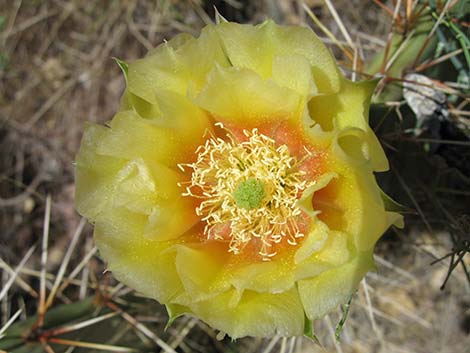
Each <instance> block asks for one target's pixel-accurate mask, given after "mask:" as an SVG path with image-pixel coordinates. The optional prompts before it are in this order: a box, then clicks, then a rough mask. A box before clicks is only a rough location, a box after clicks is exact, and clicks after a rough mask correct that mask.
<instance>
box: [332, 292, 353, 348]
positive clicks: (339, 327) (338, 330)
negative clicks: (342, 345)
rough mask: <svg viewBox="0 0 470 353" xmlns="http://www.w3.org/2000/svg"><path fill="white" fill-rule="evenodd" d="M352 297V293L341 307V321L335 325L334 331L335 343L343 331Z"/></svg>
mask: <svg viewBox="0 0 470 353" xmlns="http://www.w3.org/2000/svg"><path fill="white" fill-rule="evenodd" d="M353 296H354V293H352V294H351V296H350V297H349V299H348V301H347V302H346V304H344V306H343V307H342V309H343V315H342V316H341V320H339V322H338V324H337V325H336V330H335V338H336V341H337V342H339V341H340V334H341V331H342V330H343V326H344V323H345V322H346V319H347V317H348V313H349V308H350V307H351V302H352V298H353Z"/></svg>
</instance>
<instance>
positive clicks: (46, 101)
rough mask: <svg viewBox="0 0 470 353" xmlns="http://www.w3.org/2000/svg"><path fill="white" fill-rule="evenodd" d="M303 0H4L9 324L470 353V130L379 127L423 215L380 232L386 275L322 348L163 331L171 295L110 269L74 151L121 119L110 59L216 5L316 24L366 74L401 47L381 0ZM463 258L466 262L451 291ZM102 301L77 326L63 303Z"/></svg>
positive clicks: (231, 347) (1, 166) (138, 51)
mask: <svg viewBox="0 0 470 353" xmlns="http://www.w3.org/2000/svg"><path fill="white" fill-rule="evenodd" d="M302 3H303V2H302V1H296V0H290V1H289V0H285V1H282V0H279V1H267V0H266V1H259V2H258V1H256V2H255V1H251V2H250V1H240V0H230V1H229V0H226V1H222V0H219V1H205V2H203V1H198V0H193V1H190V0H187V1H184V0H181V1H176V0H173V1H170V0H168V1H150V0H140V1H139V0H127V1H125V0H121V1H118V0H115V1H99V0H93V1H74V0H51V1H40V0H0V14H1V17H0V23H2V22H3V23H2V24H1V28H0V29H1V33H0V107H1V110H0V151H1V155H0V230H1V238H0V244H1V246H0V259H1V261H0V269H1V274H2V275H1V279H0V280H1V282H2V284H1V290H0V311H1V317H0V320H1V325H0V327H3V328H2V329H0V333H1V332H2V331H4V330H5V329H6V328H7V327H8V326H10V325H11V324H12V323H13V322H19V321H22V320H25V319H26V318H27V317H33V319H34V320H36V319H38V320H39V321H41V320H43V319H45V320H46V323H47V322H48V320H50V318H48V317H47V316H46V318H44V317H43V316H44V313H46V312H50V311H51V310H58V315H59V316H60V315H62V316H63V317H64V320H65V321H64V322H62V326H60V329H57V327H52V326H51V328H48V329H47V330H44V331H43V332H42V334H41V337H42V338H43V340H42V342H40V344H39V345H38V351H42V350H44V351H46V352H62V351H65V350H66V351H67V352H71V351H72V350H73V349H70V348H68V347H77V348H76V349H75V350H74V351H75V352H89V351H94V350H104V351H113V350H114V351H122V352H125V351H132V350H137V351H162V352H175V351H176V352H248V353H250V352H264V353H269V352H282V353H293V352H295V353H302V352H345V353H346V352H355V353H359V352H423V353H428V352H451V353H459V352H462V353H463V352H466V351H468V347H469V346H470V311H469V308H470V299H469V298H470V295H469V293H470V288H469V283H467V281H468V278H467V277H466V274H465V272H464V271H463V266H461V264H462V263H466V266H467V268H468V266H470V264H469V261H468V256H467V257H464V256H461V259H460V260H459V255H458V254H462V253H457V252H456V253H454V255H449V256H447V257H446V255H448V254H449V253H450V252H453V251H454V250H455V249H456V247H457V245H458V244H460V243H459V241H465V240H466V241H467V242H468V234H469V232H470V225H469V222H468V218H466V217H468V205H469V202H468V201H469V196H470V194H469V193H468V186H470V185H469V183H470V182H469V169H468V164H465V162H462V160H464V161H465V158H469V157H468V156H469V155H470V153H469V151H468V146H469V144H468V140H465V139H464V140H463V142H462V143H460V144H459V143H454V142H452V141H451V142H449V143H445V142H444V143H443V141H442V139H444V138H445V137H442V139H441V140H440V143H441V147H440V150H439V151H440V152H439V153H436V154H432V155H430V154H428V153H425V152H424V151H423V148H422V145H423V144H424V143H425V142H427V141H426V140H425V139H424V138H421V140H420V138H416V136H414V135H409V134H407V133H406V132H405V131H404V130H405V129H406V124H405V123H406V122H397V121H394V122H393V121H392V123H391V124H389V125H391V126H392V127H391V128H389V127H388V125H387V124H384V123H383V122H378V123H377V131H378V133H379V135H380V136H381V137H382V142H383V143H384V145H385V147H386V148H387V153H388V154H389V155H390V157H391V161H392V171H391V172H390V173H389V174H388V176H386V177H384V178H382V179H383V180H382V184H383V185H384V187H385V188H386V189H387V191H390V192H391V193H392V194H393V195H394V196H395V197H396V198H397V199H399V200H400V201H401V202H402V203H404V204H406V205H409V207H410V208H411V209H413V210H414V212H412V214H410V215H409V216H408V218H407V221H408V222H407V224H408V226H407V228H406V229H405V230H404V231H397V230H395V231H392V232H389V233H388V234H387V236H386V237H384V239H383V240H382V241H381V242H380V243H379V245H378V255H377V263H378V271H377V272H376V273H371V274H369V275H368V276H367V278H366V280H364V281H363V282H362V284H361V286H360V289H359V291H358V294H357V296H355V298H354V299H353V302H352V308H351V312H350V314H349V317H348V319H347V321H346V325H345V326H344V328H343V332H342V341H341V344H338V343H336V342H335V340H334V326H335V325H336V322H338V320H339V319H340V315H341V313H340V312H339V311H338V312H337V313H333V314H331V315H330V316H329V317H327V318H325V319H324V320H322V321H321V322H318V323H317V325H316V333H317V336H318V337H319V339H320V341H321V342H322V344H323V347H320V346H318V345H316V344H314V343H313V342H310V341H309V340H307V339H305V338H290V339H286V338H277V337H276V338H274V339H272V340H260V339H252V338H246V339H240V340H238V341H236V342H231V341H230V340H228V339H226V338H225V339H222V340H220V337H217V333H216V332H214V331H213V330H212V329H210V328H209V327H207V326H206V325H205V324H203V323H201V322H199V321H197V320H195V319H193V318H190V317H184V318H180V319H178V320H177V321H176V322H175V323H174V324H173V325H172V326H171V327H170V328H169V329H168V330H166V331H165V330H164V327H165V323H166V314H165V312H164V310H163V308H162V307H161V306H160V305H158V304H157V303H155V302H153V301H150V300H147V299H144V298H140V297H139V296H138V294H136V293H134V292H133V291H132V290H130V289H128V288H126V287H124V286H122V285H120V284H118V283H115V282H114V281H113V280H112V278H111V276H110V274H107V273H105V274H103V273H102V271H103V269H104V264H103V263H102V262H101V260H100V259H99V258H98V257H96V249H95V248H94V247H93V243H92V237H91V234H92V232H91V227H90V226H88V225H85V223H84V221H83V220H80V217H79V216H78V215H77V214H76V212H75V210H74V206H73V164H72V161H73V159H74V155H75V153H76V151H77V149H78V145H79V141H80V137H81V133H82V130H83V125H84V123H85V122H86V121H93V122H105V121H107V120H110V119H111V118H112V116H113V114H114V113H115V111H116V110H117V109H118V105H119V99H120V96H121V94H122V92H123V90H124V80H123V78H122V76H121V74H120V72H119V68H118V67H117V65H115V63H114V62H113V60H112V57H118V58H122V59H124V60H126V61H131V60H133V59H136V58H139V57H142V56H143V55H145V53H146V52H147V50H148V49H150V48H152V47H154V46H156V45H158V44H159V43H161V42H162V41H163V40H164V39H165V38H171V37H172V36H173V35H174V34H176V33H179V32H181V31H188V32H191V33H197V32H198V30H199V29H200V28H201V27H202V26H203V25H204V24H205V23H207V22H208V21H211V19H212V18H213V16H214V10H213V5H215V6H217V8H218V10H219V12H220V13H221V14H222V15H223V16H224V17H226V18H227V19H229V20H236V21H241V22H259V21H261V20H263V19H264V18H266V17H271V18H274V19H275V20H276V21H278V22H281V23H308V24H309V25H311V26H312V27H314V28H315V29H316V31H317V33H318V34H320V36H321V37H322V38H323V39H324V41H325V42H326V43H327V44H328V45H329V46H330V47H331V49H332V51H333V52H334V53H335V55H336V56H337V57H338V59H339V60H341V63H342V64H343V67H344V69H345V72H346V73H347V75H350V77H352V78H355V77H356V76H355V75H357V76H359V75H360V73H358V72H357V73H354V70H356V71H360V70H361V65H360V64H361V62H364V61H365V60H366V59H367V58H370V57H371V55H373V54H374V53H376V52H378V51H380V50H383V48H385V47H386V46H387V40H388V33H390V30H391V26H392V24H391V23H392V21H391V19H392V17H391V15H390V14H387V12H386V10H384V9H381V8H380V7H379V6H377V5H374V2H373V1H367V0H353V1H347V0H331V1H322V0H309V1H304V3H305V6H303V5H302ZM395 3H396V2H395ZM398 3H409V2H408V1H402V2H400V1H399V2H398ZM389 5H390V7H391V8H392V10H393V4H391V3H390V4H389ZM333 9H336V10H337V11H338V13H335V11H334V10H333ZM340 10H341V11H340ZM309 11H311V12H310V13H309ZM312 18H313V19H312ZM315 18H318V19H319V20H320V21H321V24H322V25H323V26H324V28H325V29H327V31H326V32H323V31H322V30H321V28H320V27H319V26H318V24H319V23H315V21H314V19H315ZM466 99H467V103H468V97H467V98H466ZM459 102H460V103H459V104H460V105H456V106H454V108H455V109H457V110H458V111H459V112H460V111H461V112H463V113H462V114H463V115H462V114H461V115H462V116H464V117H465V116H467V117H468V105H467V106H466V105H465V104H467V103H465V100H463V102H464V104H463V103H462V100H461V101H459ZM402 108H403V109H405V110H406V107H403V105H401V106H398V108H397V106H396V105H393V104H391V105H390V110H394V109H402ZM465 113H466V114H467V115H465ZM398 115H399V116H401V114H398ZM462 119H465V118H462ZM467 120H468V118H467ZM462 121H463V120H462ZM451 135H452V134H451V133H450V135H449V136H448V137H447V138H448V139H449V140H453V138H452V137H453V136H451ZM457 142H458V141H457ZM467 163H468V159H467ZM437 175H439V180H436V179H437ZM466 214H467V216H466ZM467 244H468V243H467ZM32 246H35V248H32ZM457 249H458V247H457ZM456 254H457V255H456ZM443 257H445V258H444V260H442V261H439V262H436V263H435V264H434V265H431V263H432V262H434V261H436V260H438V259H440V258H443ZM450 260H452V261H453V262H450V264H452V263H456V264H457V265H458V266H457V268H456V269H455V271H454V272H453V274H452V276H451V277H450V278H449V279H448V281H447V283H446V286H445V288H444V289H443V290H441V289H440V287H441V285H442V284H443V283H444V281H445V279H446V277H447V273H448V271H449V261H450ZM467 275H468V274H467ZM95 295H96V297H95ZM88 297H92V298H98V301H97V302H93V303H91V304H90V303H88V302H87V303H86V305H88V306H86V305H85V304H83V306H84V307H85V309H87V310H85V309H84V310H85V311H84V313H85V314H84V315H83V316H80V317H79V318H80V319H79V320H75V321H72V322H68V321H67V320H68V318H69V317H70V315H71V313H70V310H64V309H61V307H60V306H58V305H59V304H61V303H65V304H68V303H75V302H78V303H79V304H80V303H82V302H80V301H81V300H84V299H85V298H88ZM80 305H82V304H80ZM98 307H99V308H100V310H99V312H93V311H94V309H96V308H98ZM51 308H52V309H51ZM61 310H63V311H61ZM34 315H37V316H34ZM79 341H80V342H79ZM87 342H88V343H87ZM90 342H99V343H100V344H101V345H102V346H99V345H97V344H93V343H90ZM80 347H81V348H80ZM126 347H129V348H126ZM25 349H26V351H31V352H32V351H34V350H33V349H35V348H34V346H30V347H25ZM466 349H467V350H466Z"/></svg>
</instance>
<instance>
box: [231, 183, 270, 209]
mask: <svg viewBox="0 0 470 353" xmlns="http://www.w3.org/2000/svg"><path fill="white" fill-rule="evenodd" d="M265 197H266V192H265V191H264V185H263V183H262V182H261V181H259V180H257V179H254V178H251V179H248V180H245V181H242V182H241V183H240V184H238V186H237V187H236V189H235V191H234V192H233V198H234V199H235V203H236V204H237V206H238V207H241V208H245V209H247V210H252V209H255V208H258V207H260V206H261V201H263V199H264V198H265Z"/></svg>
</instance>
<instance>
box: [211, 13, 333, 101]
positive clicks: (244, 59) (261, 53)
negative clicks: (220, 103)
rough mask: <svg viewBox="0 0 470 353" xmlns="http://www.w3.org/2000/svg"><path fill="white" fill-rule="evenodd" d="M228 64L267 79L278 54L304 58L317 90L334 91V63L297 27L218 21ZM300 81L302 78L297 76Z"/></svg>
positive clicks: (319, 44)
mask: <svg viewBox="0 0 470 353" xmlns="http://www.w3.org/2000/svg"><path fill="white" fill-rule="evenodd" d="M216 30H217V32H218V33H219V35H220V40H221V42H222V45H223V47H224V49H225V52H226V53H227V56H228V58H229V60H230V62H231V64H232V65H233V66H235V67H241V68H247V69H250V70H253V71H255V72H256V73H258V74H259V75H261V77H263V78H268V77H270V76H271V73H272V65H273V59H274V57H276V56H280V55H299V56H302V57H305V58H306V59H307V60H308V61H309V63H310V66H311V70H312V75H313V78H314V82H315V85H316V87H317V88H318V91H319V92H320V93H334V92H336V91H338V89H339V86H340V83H339V74H338V70H337V67H336V63H335V61H334V59H333V57H332V55H331V54H330V52H329V51H328V49H327V48H326V47H325V45H324V44H323V43H322V42H321V41H320V40H319V39H318V38H317V36H316V35H315V34H314V33H313V32H312V30H311V29H309V28H306V27H298V26H278V25H276V24H275V23H274V22H273V21H266V22H264V23H262V24H260V25H258V26H250V25H241V24H237V23H222V24H220V25H218V26H217V27H216ZM299 79H301V80H302V78H300V77H299Z"/></svg>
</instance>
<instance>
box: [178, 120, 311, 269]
mask: <svg viewBox="0 0 470 353" xmlns="http://www.w3.org/2000/svg"><path fill="white" fill-rule="evenodd" d="M219 124H220V123H219ZM220 126H221V127H222V128H223V126H222V125H221V124H220ZM226 131H227V138H225V139H222V138H220V137H216V136H211V138H209V139H207V140H206V142H205V144H204V145H201V146H199V147H198V149H197V150H196V154H197V159H196V162H194V163H191V164H180V165H179V168H180V169H182V170H183V171H185V170H186V169H185V168H190V169H192V174H191V180H190V181H189V182H188V185H187V186H186V188H185V191H184V192H183V196H187V197H194V198H196V199H198V200H200V203H199V205H198V206H197V208H196V214H197V215H198V216H200V217H201V220H202V222H204V223H205V226H204V235H205V236H206V237H207V238H208V239H215V240H219V241H226V242H228V244H229V246H228V251H229V252H231V253H234V254H240V253H241V252H242V251H243V250H244V249H245V248H246V247H247V245H248V244H250V243H251V245H252V246H255V248H256V251H257V252H258V254H259V255H260V257H261V259H262V260H265V261H269V260H270V259H271V258H272V257H273V256H275V255H276V253H277V250H276V249H277V248H279V246H276V244H280V243H287V244H289V245H290V246H295V245H297V243H298V239H299V238H302V237H304V234H303V233H302V231H301V229H300V228H299V225H298V220H299V219H300V216H301V213H302V210H301V209H300V207H299V206H298V200H299V198H300V197H301V194H302V192H303V191H304V190H305V189H306V188H307V187H309V186H310V185H311V183H309V182H308V181H307V180H305V178H304V176H305V172H303V171H301V170H299V168H298V167H299V164H300V162H301V161H298V160H297V159H296V158H295V157H294V156H291V154H290V152H289V149H288V147H287V146H286V145H280V146H276V143H275V141H274V140H273V139H271V138H269V137H268V136H265V135H263V134H260V133H259V132H258V130H257V129H253V130H251V131H248V130H244V131H243V133H244V135H245V137H246V139H245V140H244V141H242V142H237V141H235V138H234V137H233V134H231V133H230V131H228V130H226Z"/></svg>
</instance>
